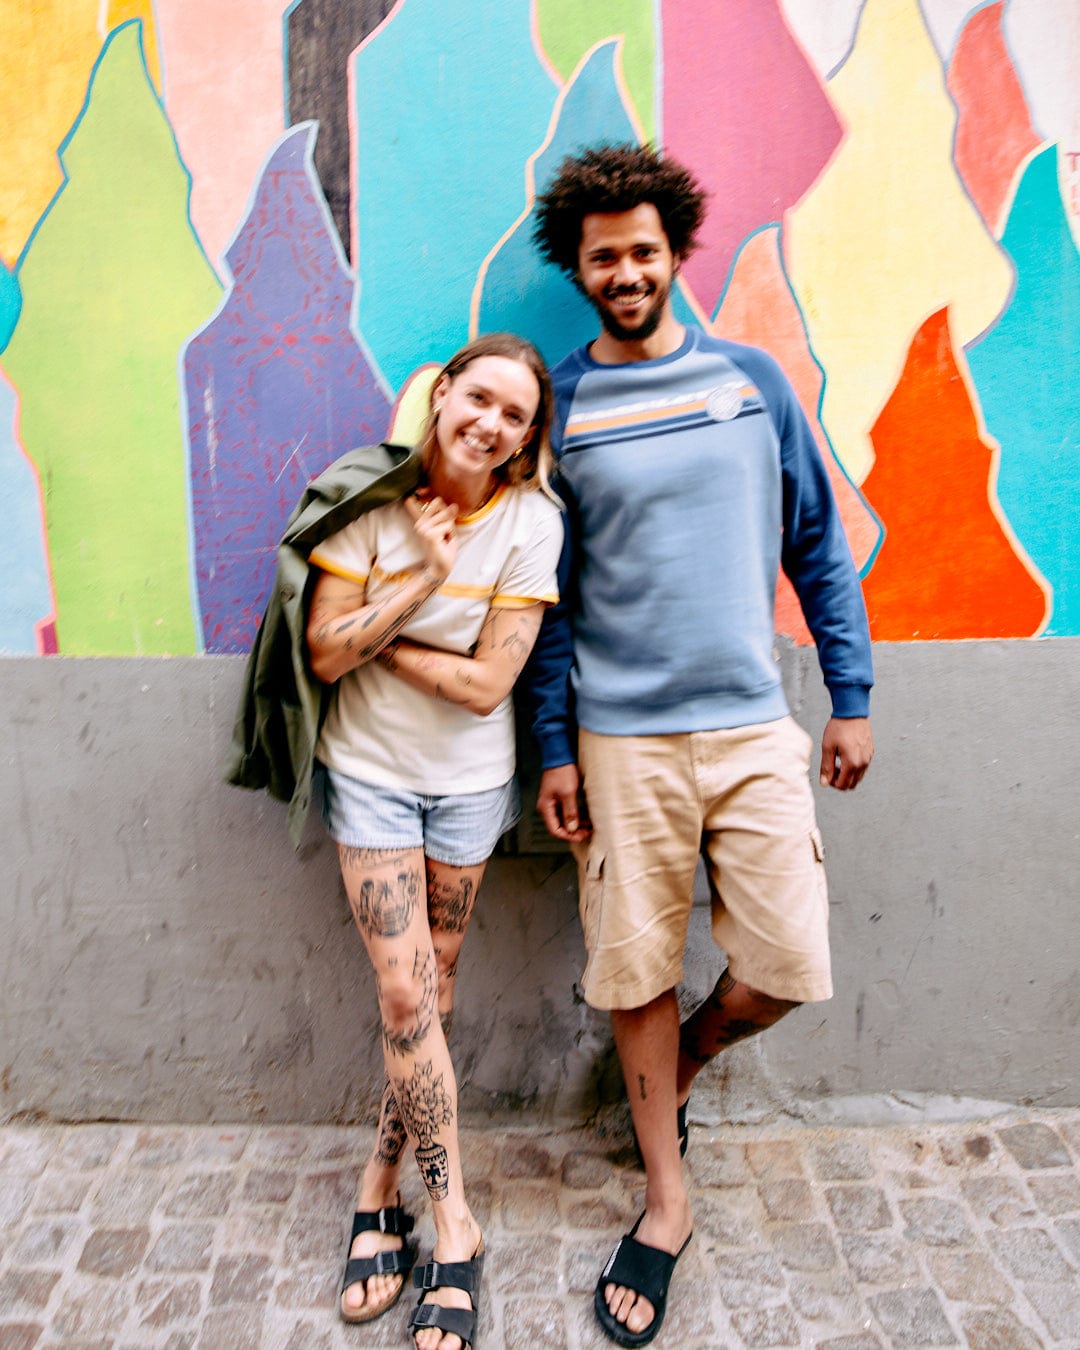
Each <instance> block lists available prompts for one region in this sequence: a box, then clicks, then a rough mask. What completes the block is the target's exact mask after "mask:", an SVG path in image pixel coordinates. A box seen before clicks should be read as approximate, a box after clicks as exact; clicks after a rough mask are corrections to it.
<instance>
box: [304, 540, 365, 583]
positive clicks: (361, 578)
mask: <svg viewBox="0 0 1080 1350" xmlns="http://www.w3.org/2000/svg"><path fill="white" fill-rule="evenodd" d="M308 561H309V562H310V563H312V564H314V566H315V567H319V568H321V569H322V571H324V572H330V573H331V574H332V575H333V576H335V577H342V578H344V580H345V581H355V582H356V583H357V585H359V586H366V585H367V573H366V572H352V571H350V570H349V568H347V567H342V565H341V564H340V563H337V562H331V561H330V559H329V558H323V557H321V556H320V554H319V551H318V549H314V550H312V553H311V556H310V557H309V558H308Z"/></svg>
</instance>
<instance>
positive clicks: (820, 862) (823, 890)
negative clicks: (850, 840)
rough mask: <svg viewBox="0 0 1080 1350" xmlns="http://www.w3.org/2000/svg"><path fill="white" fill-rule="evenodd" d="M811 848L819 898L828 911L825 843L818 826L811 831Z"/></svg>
mask: <svg viewBox="0 0 1080 1350" xmlns="http://www.w3.org/2000/svg"><path fill="white" fill-rule="evenodd" d="M810 846H811V848H812V849H813V850H814V879H815V881H816V882H817V890H818V896H819V897H820V899H821V903H822V904H823V905H824V906H825V909H826V911H827V910H828V907H829V883H828V880H827V879H826V876H825V841H824V840H823V839H822V837H821V831H820V830H819V829H818V828H817V826H816V825H815V826H814V828H813V829H812V830H811V831H810Z"/></svg>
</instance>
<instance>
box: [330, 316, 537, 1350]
mask: <svg viewBox="0 0 1080 1350" xmlns="http://www.w3.org/2000/svg"><path fill="white" fill-rule="evenodd" d="M550 419H551V391H550V386H549V384H548V379H547V372H546V371H545V369H544V364H543V361H542V359H541V357H540V355H539V353H538V352H537V351H536V350H535V348H533V347H532V346H531V345H530V344H529V343H528V342H525V341H524V340H523V339H521V338H517V337H514V336H513V335H512V334H508V333H494V334H489V335H487V336H485V337H482V338H478V339H477V340H476V341H475V342H471V343H469V345H468V346H466V347H464V348H463V349H462V350H461V351H460V352H458V353H457V355H456V356H454V357H453V358H452V359H451V360H450V361H449V362H448V363H447V365H446V366H445V367H444V369H443V370H442V372H441V374H440V375H439V378H438V380H437V381H436V383H435V385H434V387H433V389H432V394H431V407H430V413H429V417H428V421H427V426H426V428H425V431H424V435H423V439H422V441H421V446H420V450H421V457H422V463H423V467H424V485H423V486H422V487H421V488H420V489H418V491H417V493H416V495H415V496H411V497H407V498H405V499H404V500H402V501H400V502H395V503H392V504H391V505H388V506H382V507H378V508H376V509H375V510H373V511H371V512H369V513H368V514H367V515H365V516H362V517H361V518H360V519H359V520H356V521H354V522H353V523H352V524H351V525H348V526H346V528H345V529H343V530H342V531H340V532H339V533H338V534H336V535H334V536H332V537H331V538H330V539H328V540H327V541H326V542H325V543H323V544H320V545H319V546H318V547H317V548H316V549H315V550H314V551H313V552H312V555H311V562H312V564H313V565H314V566H315V567H317V568H318V569H319V571H318V575H317V579H316V581H315V585H314V589H313V592H312V600H311V609H310V616H309V620H308V625H307V641H308V648H309V652H310V657H311V666H312V669H313V671H314V673H315V674H316V676H318V678H319V679H321V680H323V681H325V682H326V683H328V684H333V685H334V695H333V699H332V703H331V707H330V709H329V711H328V713H327V717H326V720H325V723H324V726H323V731H322V734H321V738H320V741H319V748H318V756H319V760H320V763H321V765H322V766H323V767H322V771H321V772H322V777H323V788H324V817H325V819H326V822H327V825H328V827H329V830H330V833H331V835H332V836H333V838H334V840H335V841H336V843H337V846H338V858H339V861H340V863H341V873H342V877H343V878H344V882H345V888H346V891H347V893H348V897H349V904H350V907H351V909H352V912H353V917H354V918H355V920H356V925H357V927H358V928H359V930H360V935H361V937H362V938H363V940H364V944H365V946H366V948H367V951H368V955H369V957H370V958H371V963H372V966H373V967H374V970H375V983H376V989H377V992H378V999H379V1012H380V1017H381V1020H382V1042H383V1057H384V1062H385V1065H386V1076H387V1081H386V1085H385V1087H384V1089H383V1096H382V1106H381V1110H380V1118H379V1129H378V1135H377V1142H376V1144H375V1147H374V1150H373V1152H372V1155H371V1157H370V1159H369V1160H368V1163H367V1165H366V1167H365V1168H364V1171H363V1174H362V1176H361V1179H360V1187H359V1195H358V1199H357V1214H356V1216H355V1219H354V1222H353V1234H352V1239H351V1245H350V1249H349V1259H348V1262H347V1265H346V1269H345V1277H344V1284H343V1288H342V1294H341V1303H340V1310H341V1315H342V1317H343V1318H344V1319H345V1320H346V1321H347V1322H364V1321H369V1320H370V1319H371V1318H373V1317H378V1316H379V1315H380V1314H381V1313H383V1312H385V1311H386V1310H387V1308H389V1307H390V1306H391V1305H392V1304H393V1303H394V1302H395V1301H396V1299H397V1298H398V1296H399V1294H400V1293H401V1290H402V1287H403V1285H404V1282H405V1278H406V1276H407V1275H408V1273H409V1270H410V1269H411V1268H412V1265H413V1262H414V1261H415V1258H416V1249H415V1247H414V1246H413V1245H412V1244H411V1243H409V1242H408V1235H409V1232H410V1231H411V1229H412V1227H413V1219H412V1218H411V1217H410V1216H409V1215H407V1214H406V1213H405V1212H404V1210H403V1209H402V1208H401V1205H400V1193H399V1190H398V1183H399V1168H400V1163H401V1158H402V1154H403V1152H404V1150H405V1145H406V1142H408V1143H409V1145H410V1146H411V1147H412V1148H413V1150H414V1151H415V1155H416V1160H417V1163H418V1165H419V1167H420V1172H421V1175H422V1177H423V1179H424V1183H425V1185H426V1186H427V1189H428V1194H429V1196H430V1198H431V1203H432V1214H433V1218H434V1223H435V1234H436V1237H435V1250H434V1253H433V1261H434V1262H436V1263H438V1264H437V1265H433V1266H426V1267H424V1268H423V1270H418V1271H417V1272H416V1276H415V1279H416V1283H417V1284H419V1285H420V1287H421V1288H422V1289H424V1290H425V1293H424V1294H422V1295H421V1300H420V1303H419V1304H418V1306H417V1308H416V1310H415V1311H414V1312H413V1315H412V1317H411V1319H410V1322H409V1327H410V1330H411V1331H413V1333H414V1343H415V1345H416V1347H417V1350H464V1347H466V1346H470V1345H472V1343H473V1338H474V1334H475V1323H476V1307H477V1294H478V1290H479V1282H480V1271H481V1267H482V1263H483V1240H482V1237H481V1233H480V1229H479V1226H478V1225H477V1223H476V1220H475V1219H474V1218H473V1215H472V1213H471V1212H470V1210H469V1207H468V1204H467V1203H466V1200H465V1191H464V1184H463V1180H462V1174H461V1160H460V1154H459V1150H458V1134H457V1089H456V1084H455V1080H454V1071H453V1067H452V1065H451V1062H450V1056H449V1053H448V1051H447V1047H446V1035H447V1033H448V1032H449V1027H450V1015H451V1009H452V1007H453V1000H454V975H455V972H456V968H457V959H458V953H459V951H460V948H461V943H462V939H463V938H464V935H465V928H466V925H467V924H468V921H469V917H470V915H471V913H472V909H473V905H474V903H475V900H476V893H477V890H478V888H479V885H480V879H481V877H482V876H483V873H484V867H485V864H486V862H487V859H488V857H489V856H490V854H491V851H492V849H493V847H494V845H495V842H496V840H497V839H498V837H499V835H500V834H501V833H502V832H503V831H504V830H506V829H508V828H509V826H510V825H512V824H513V822H514V821H515V819H516V818H517V811H518V806H517V792H516V786H515V782H514V776H513V775H514V728H513V709H512V706H511V703H510V698H509V694H510V690H511V688H512V687H513V684H514V681H515V680H516V678H517V676H518V675H519V673H520V671H521V668H522V666H523V665H524V663H525V660H526V658H527V657H528V655H529V652H530V650H531V648H532V645H533V642H534V640H535V638H536V634H537V631H538V629H539V626H540V620H541V617H542V615H543V611H544V608H545V606H546V605H548V604H550V603H552V602H553V601H554V600H555V599H556V598H557V594H556V581H555V568H556V563H557V560H558V555H559V551H560V548H561V543H562V521H561V517H560V511H559V507H558V505H557V504H556V501H555V500H554V499H552V498H551V497H550V489H549V488H548V486H547V473H548V468H549V465H550V462H551V451H550V447H549V445H548V428H549V425H550ZM425 901H426V903H425Z"/></svg>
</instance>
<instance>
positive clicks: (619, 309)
mask: <svg viewBox="0 0 1080 1350" xmlns="http://www.w3.org/2000/svg"><path fill="white" fill-rule="evenodd" d="M678 270H679V269H678V263H677V261H676V259H675V255H674V254H673V253H672V251H671V245H670V244H669V243H668V238H667V235H666V233H665V232H664V226H663V224H662V223H661V220H660V212H659V211H657V209H656V207H655V206H653V204H652V202H642V203H641V204H640V205H639V206H635V207H634V209H633V210H632V211H613V212H606V211H605V212H596V213H594V214H592V215H588V216H585V217H584V219H583V220H582V222H581V245H580V247H579V249H578V280H579V281H580V283H581V288H582V290H583V291H584V292H585V294H586V295H587V296H588V298H589V299H590V300H591V301H592V303H593V305H594V306H595V308H596V312H597V314H599V316H600V322H601V323H602V324H603V325H604V327H605V329H606V330H607V331H608V333H609V334H610V335H611V336H612V337H613V338H615V339H616V341H618V342H638V341H641V340H643V339H645V338H649V337H651V336H652V335H653V333H655V332H656V330H657V328H658V327H659V326H660V323H661V322H662V320H664V319H665V318H666V317H667V316H668V311H669V305H670V301H671V284H672V281H673V280H674V277H675V273H676V272H677V271H678Z"/></svg>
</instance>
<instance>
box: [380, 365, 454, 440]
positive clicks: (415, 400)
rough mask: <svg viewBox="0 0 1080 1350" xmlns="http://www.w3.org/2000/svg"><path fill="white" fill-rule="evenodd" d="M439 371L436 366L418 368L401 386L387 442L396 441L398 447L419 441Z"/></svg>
mask: <svg viewBox="0 0 1080 1350" xmlns="http://www.w3.org/2000/svg"><path fill="white" fill-rule="evenodd" d="M440 369H441V367H439V366H436V365H430V366H420V367H418V368H417V369H416V370H414V371H413V373H412V374H411V375H410V376H409V378H408V379H407V380H406V381H405V383H404V384H403V385H402V386H401V393H400V394H398V398H397V402H396V403H395V404H394V409H393V412H392V414H391V418H390V431H389V433H388V436H387V439H388V440H391V441H396V442H397V444H398V445H415V444H416V443H417V441H418V440H419V439H420V433H421V432H422V431H423V429H424V423H425V422H426V421H427V415H428V408H429V407H430V406H431V390H432V388H433V387H434V384H435V381H436V379H437V378H438V375H439V370H440Z"/></svg>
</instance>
